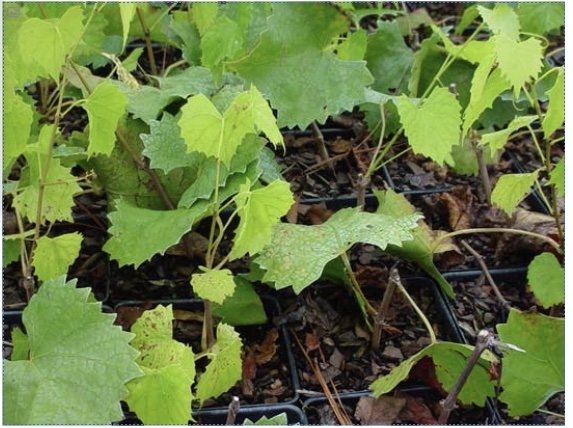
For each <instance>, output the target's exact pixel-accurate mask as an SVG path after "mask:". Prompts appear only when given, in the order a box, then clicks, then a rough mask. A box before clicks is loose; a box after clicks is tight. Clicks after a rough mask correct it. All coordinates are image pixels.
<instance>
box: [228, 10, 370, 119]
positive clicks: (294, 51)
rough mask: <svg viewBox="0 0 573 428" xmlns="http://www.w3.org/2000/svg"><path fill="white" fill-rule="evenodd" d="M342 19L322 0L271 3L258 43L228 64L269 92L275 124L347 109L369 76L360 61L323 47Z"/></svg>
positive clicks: (342, 27) (359, 96) (361, 95)
mask: <svg viewBox="0 0 573 428" xmlns="http://www.w3.org/2000/svg"><path fill="white" fill-rule="evenodd" d="M317 23H320V25H317ZM348 25H349V24H348V22H347V21H346V19H345V18H344V16H342V15H341V14H339V12H338V11H337V10H336V9H335V8H333V7H331V6H330V5H328V4H323V3H288V4H287V3H275V4H273V14H272V15H271V16H270V17H269V18H268V30H267V31H266V32H264V33H263V34H262V36H261V40H260V43H258V44H257V45H255V48H254V49H253V51H252V52H250V53H249V54H248V55H246V56H245V57H244V58H243V59H241V60H240V61H237V62H234V63H232V65H233V66H234V67H235V68H236V69H237V71H238V72H239V74H240V75H241V76H242V77H244V78H245V79H246V80H247V81H249V82H252V83H254V84H255V85H256V87H257V88H258V89H259V90H260V91H261V92H263V93H264V94H265V95H267V96H268V97H269V99H270V101H271V104H272V106H273V107H274V108H275V109H277V110H278V123H279V126H280V127H283V126H288V127H294V126H295V125H298V126H299V127H301V128H306V127H307V126H308V124H309V123H310V122H312V121H314V120H316V121H319V122H324V121H325V120H326V118H327V117H328V116H329V115H333V114H336V113H339V112H340V111H342V110H352V108H353V107H354V105H355V104H357V103H358V102H360V101H362V99H363V98H364V88H365V87H366V86H367V85H369V84H370V83H372V80H373V79H372V76H371V75H370V73H369V72H368V69H367V68H366V65H365V63H364V62H363V61H340V60H339V59H337V58H336V57H335V55H334V54H333V53H331V52H329V48H328V46H329V45H330V44H331V42H332V40H333V39H334V38H335V37H338V36H339V35H340V34H342V33H345V32H347V30H348ZM340 82H344V84H343V85H341V84H340Z"/></svg>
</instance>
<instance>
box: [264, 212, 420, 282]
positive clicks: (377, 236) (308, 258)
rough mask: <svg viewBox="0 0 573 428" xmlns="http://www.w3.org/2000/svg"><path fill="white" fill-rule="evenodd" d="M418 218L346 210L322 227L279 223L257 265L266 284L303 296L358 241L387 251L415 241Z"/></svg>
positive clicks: (331, 218)
mask: <svg viewBox="0 0 573 428" xmlns="http://www.w3.org/2000/svg"><path fill="white" fill-rule="evenodd" d="M419 218H420V216H418V215H411V216H404V217H402V218H399V219H396V218H393V217H390V216H387V215H382V214H372V213H367V212H362V211H360V210H358V209H357V208H356V209H351V208H346V209H342V210H340V211H338V212H336V213H335V214H334V215H332V217H330V218H329V219H328V221H326V222H325V223H323V224H321V225H318V226H305V225H297V224H287V223H279V224H277V225H276V226H275V227H274V230H273V234H272V238H271V243H270V244H269V245H267V246H266V247H265V248H264V249H263V250H262V251H261V253H260V255H259V257H257V258H256V260H255V262H256V263H257V264H258V265H259V266H261V267H262V268H263V269H265V270H266V271H267V272H266V273H265V275H264V278H263V280H264V281H270V282H274V285H275V288H277V289H280V288H284V287H288V286H291V285H292V287H293V289H294V291H295V292H296V293H300V292H301V291H302V290H303V289H304V288H305V287H307V286H308V285H310V284H312V283H313V282H314V281H316V280H317V279H318V278H320V276H321V274H322V271H323V270H324V267H325V265H326V264H327V263H328V262H329V261H330V260H332V259H334V258H336V257H338V256H340V255H341V254H342V253H344V252H345V251H347V250H348V249H349V248H350V247H351V246H352V245H354V244H355V243H357V242H362V243H367V244H371V245H375V246H377V247H379V248H380V249H382V250H384V249H385V248H386V246H387V245H388V244H394V245H400V244H401V243H402V242H403V241H406V240H408V239H412V235H411V233H410V231H411V229H413V228H415V227H416V225H417V224H416V222H417V220H418V219H419Z"/></svg>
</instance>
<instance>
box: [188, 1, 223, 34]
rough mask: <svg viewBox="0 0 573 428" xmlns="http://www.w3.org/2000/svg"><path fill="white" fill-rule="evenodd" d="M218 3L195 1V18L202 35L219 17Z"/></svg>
mask: <svg viewBox="0 0 573 428" xmlns="http://www.w3.org/2000/svg"><path fill="white" fill-rule="evenodd" d="M218 8H219V5H218V4H217V3H195V4H193V9H192V11H193V18H194V19H195V24H196V25H197V28H198V29H199V33H201V35H203V34H205V32H206V31H207V30H208V29H209V27H210V26H211V25H213V23H214V22H215V19H217V11H218Z"/></svg>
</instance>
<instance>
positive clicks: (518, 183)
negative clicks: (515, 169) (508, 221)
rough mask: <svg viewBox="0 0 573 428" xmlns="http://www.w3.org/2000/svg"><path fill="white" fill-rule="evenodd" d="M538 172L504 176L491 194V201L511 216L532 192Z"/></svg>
mask: <svg viewBox="0 0 573 428" xmlns="http://www.w3.org/2000/svg"><path fill="white" fill-rule="evenodd" d="M537 174H538V172H537V171H534V172H531V173H529V174H506V175H502V176H501V177H500V178H499V180H498V181H497V183H496V184H495V188H494V189H493V192H492V193H491V201H492V202H493V203H494V204H496V205H497V206H499V207H500V208H501V209H502V210H504V211H505V212H506V213H507V214H508V215H511V213H512V212H513V210H514V209H515V207H516V206H517V204H518V203H519V202H520V201H521V200H522V199H523V198H525V197H526V196H527V195H528V194H529V193H530V192H531V186H533V183H535V179H536V178H537Z"/></svg>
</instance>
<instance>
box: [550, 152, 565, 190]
mask: <svg viewBox="0 0 573 428" xmlns="http://www.w3.org/2000/svg"><path fill="white" fill-rule="evenodd" d="M549 183H550V184H553V185H554V186H555V187H556V188H557V193H558V194H559V196H565V158H564V157H562V158H561V159H559V162H557V165H555V167H554V168H553V170H551V174H550V179H549Z"/></svg>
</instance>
